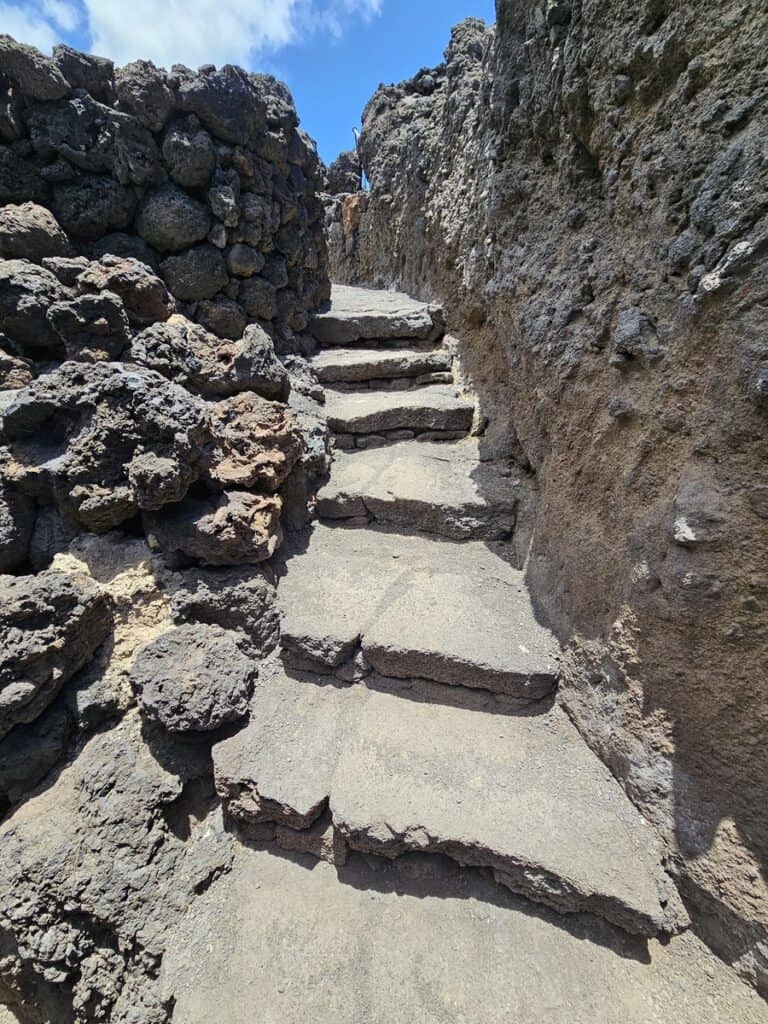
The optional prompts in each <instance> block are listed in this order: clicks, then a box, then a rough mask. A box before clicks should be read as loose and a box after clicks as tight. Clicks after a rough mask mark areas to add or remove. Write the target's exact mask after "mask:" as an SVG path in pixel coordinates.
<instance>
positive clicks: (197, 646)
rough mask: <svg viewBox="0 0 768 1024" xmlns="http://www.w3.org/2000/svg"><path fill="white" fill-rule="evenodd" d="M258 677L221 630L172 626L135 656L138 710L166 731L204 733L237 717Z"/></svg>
mask: <svg viewBox="0 0 768 1024" xmlns="http://www.w3.org/2000/svg"><path fill="white" fill-rule="evenodd" d="M257 674H258V670H257V668H256V666H255V665H254V664H253V662H251V661H250V660H249V659H248V658H247V657H246V656H245V655H244V654H243V653H242V652H241V651H240V649H239V647H238V645H237V641H236V639H235V638H234V637H233V634H232V632H231V631H230V630H227V629H224V628H222V627H221V626H215V625H206V626H200V625H196V626H192V625H188V626H178V627H176V629H173V630H171V631H170V632H168V633H164V634H163V635H162V636H159V637H157V639H155V640H153V641H152V642H151V643H149V644H148V645H147V646H146V647H144V648H142V650H141V651H139V653H138V655H137V656H136V660H135V661H134V663H133V668H132V669H131V682H132V684H133V687H134V690H135V691H136V693H137V695H138V698H139V703H140V706H141V710H142V712H143V713H144V714H145V715H146V716H147V718H149V719H151V720H152V721H154V722H158V723H159V724H160V725H162V726H163V728H165V729H168V730H169V731H170V732H210V731H211V730H214V729H218V728H219V727H220V726H222V725H224V724H225V723H227V722H231V721H236V720H237V719H238V718H242V717H243V716H244V715H245V714H246V712H247V711H248V700H249V698H250V696H251V693H252V691H253V685H254V682H255V679H256V676H257Z"/></svg>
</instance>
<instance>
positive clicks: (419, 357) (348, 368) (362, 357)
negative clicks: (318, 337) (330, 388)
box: [312, 348, 453, 384]
mask: <svg viewBox="0 0 768 1024" xmlns="http://www.w3.org/2000/svg"><path fill="white" fill-rule="evenodd" d="M452 363H453V355H452V353H451V352H450V351H449V350H448V349H446V348H436V349H426V350H425V351H419V350H418V349H413V348H405V349H389V350H388V349H375V348H373V349H371V348H365V349H326V350H325V351H324V352H320V353H319V354H318V355H316V356H315V358H314V359H313V360H312V367H313V369H314V371H315V373H316V374H317V378H318V380H319V381H320V383H321V384H337V383H340V382H342V381H343V382H349V383H361V382H363V381H369V380H381V379H386V378H403V377H421V376H423V375H424V374H431V373H445V372H448V371H450V369H451V365H452Z"/></svg>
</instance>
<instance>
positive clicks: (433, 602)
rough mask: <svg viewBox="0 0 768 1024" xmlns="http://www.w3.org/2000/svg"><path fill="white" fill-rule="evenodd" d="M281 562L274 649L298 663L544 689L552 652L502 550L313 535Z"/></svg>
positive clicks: (507, 690)
mask: <svg viewBox="0 0 768 1024" xmlns="http://www.w3.org/2000/svg"><path fill="white" fill-rule="evenodd" d="M292 544H293V545H298V544H301V545H302V546H304V544H305V542H304V541H303V539H302V540H297V539H295V538H294V540H293V541H292ZM283 551H284V555H283V558H284V559H286V560H285V561H284V563H283V568H282V572H283V578H282V579H281V582H280V587H279V591H278V601H279V605H280V608H281V611H282V642H283V646H284V648H285V649H286V650H287V652H289V654H291V655H293V656H294V657H295V658H296V659H302V661H303V663H306V664H310V665H312V666H314V667H315V668H317V669H318V670H321V671H326V672H340V671H341V672H347V671H348V670H349V667H350V665H351V664H353V663H354V661H355V658H356V657H359V656H360V655H361V656H362V659H363V668H365V666H370V667H371V668H373V669H374V670H375V671H377V672H380V673H381V674H382V675H385V676H392V677H395V678H398V679H409V678H413V677H421V678H425V679H432V680H435V681H436V682H439V683H445V684H447V685H452V686H464V687H473V688H480V689H485V690H490V691H492V692H495V693H504V694H508V695H512V696H514V697H518V698H521V699H524V700H536V699H538V698H540V697H542V696H544V695H546V694H547V693H549V692H550V691H551V690H552V689H553V688H554V686H555V685H556V681H557V673H558V658H559V647H558V644H557V642H556V640H555V639H554V637H553V636H552V635H551V633H549V631H548V630H546V629H545V628H544V627H543V626H541V625H539V623H538V622H537V621H536V618H535V615H534V612H533V608H532V606H531V602H530V598H529V596H528V592H527V590H526V588H525V583H524V580H523V574H522V573H521V572H519V571H518V570H517V569H514V568H512V566H511V565H509V564H508V562H507V561H505V558H504V557H503V555H504V554H505V549H504V548H503V547H502V546H499V550H498V551H496V550H490V548H489V546H488V545H487V544H485V543H481V542H479V541H467V542H465V543H461V544H459V543H454V542H451V541H447V540H438V539H432V538H429V537H426V536H404V535H401V534H396V533H391V532H388V531H386V530H382V529H344V528H342V527H336V528H333V527H328V526H323V525H318V526H316V527H315V529H314V530H313V531H312V533H311V536H310V537H309V541H308V544H307V545H306V550H302V552H301V555H300V556H298V557H293V558H291V557H290V552H291V544H290V543H287V544H286V545H285V547H284V549H283Z"/></svg>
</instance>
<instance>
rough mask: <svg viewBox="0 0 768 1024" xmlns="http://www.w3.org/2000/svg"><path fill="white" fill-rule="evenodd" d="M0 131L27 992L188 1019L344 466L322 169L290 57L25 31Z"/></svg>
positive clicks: (16, 967)
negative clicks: (191, 65) (312, 333)
mask: <svg viewBox="0 0 768 1024" xmlns="http://www.w3.org/2000/svg"><path fill="white" fill-rule="evenodd" d="M0 139H2V142H0V574H2V575H0V833H2V835H1V838H0V879H2V880H1V881H0V1003H3V1004H5V1003H9V1004H10V1005H12V1006H13V1007H14V1010H15V1012H17V1013H18V1017H19V1019H20V1020H23V1021H25V1022H30V1024H33V1022H34V1024H40V1022H42V1021H57V1022H61V1024H66V1022H78V1024H81V1022H82V1024H84V1022H85V1021H111V1022H113V1024H118V1022H123V1024H129V1022H132V1024H165V1022H167V1021H168V1020H169V1019H170V1017H171V1015H172V1011H173V1001H172V999H169V998H164V997H163V996H162V994H161V993H160V991H159V986H158V976H159V973H160V968H161V964H162V958H163V955H164V951H165V945H166V941H167V939H166V936H167V934H168V932H169V929H171V928H172V927H173V924H174V921H176V920H177V919H178V917H179V916H180V915H182V914H183V913H184V912H185V910H186V909H187V908H188V907H189V905H190V904H191V903H192V901H193V900H194V899H195V897H196V895H198V894H199V893H200V892H202V891H204V889H205V888H206V887H207V885H209V884H210V882H211V881H212V880H213V879H214V878H215V877H216V876H217V875H218V874H220V873H222V872H225V871H227V870H229V865H230V862H231V859H232V846H233V840H232V837H231V836H229V835H228V834H227V832H226V830H225V828H224V824H223V820H222V818H221V815H220V813H219V812H217V811H216V809H215V808H216V798H215V793H214V788H213V778H212V771H211V761H210V748H211V744H212V743H213V742H214V741H215V740H216V739H217V738H218V739H220V738H221V737H222V735H223V734H224V733H223V732H222V730H224V732H226V730H227V729H230V728H232V726H233V724H236V723H237V722H238V721H239V720H241V719H242V718H243V717H244V716H245V714H246V712H247V708H248V701H249V698H250V696H251V694H252V692H253V689H254V686H255V685H256V683H257V676H258V673H259V669H260V663H261V662H262V661H263V660H264V658H265V657H267V656H269V654H270V653H271V651H272V650H273V649H274V647H275V645H276V643H277V640H278V635H279V624H278V615H277V609H276V606H275V588H274V575H273V573H272V570H271V569H270V568H269V559H270V557H271V556H272V555H273V553H274V552H275V550H276V549H277V547H278V546H279V544H280V542H281V540H282V536H283V532H282V527H283V526H284V525H285V526H287V527H289V528H290V527H294V526H299V525H303V524H304V523H305V522H306V517H307V514H308V510H307V499H308V496H309V491H310V489H311V486H312V478H313V476H315V475H317V474H319V473H320V472H322V471H323V470H324V468H325V467H326V463H327V460H328V448H327V430H326V428H325V421H324V418H323V416H322V408H321V406H320V404H319V402H318V398H321V397H322V391H321V389H320V388H319V387H318V385H317V381H316V379H315V378H314V375H313V374H312V372H311V370H310V367H309V364H308V363H307V362H306V361H305V360H304V359H303V358H302V356H301V355H300V353H301V352H302V351H304V350H305V348H306V345H308V344H311V342H310V341H309V339H307V338H304V337H303V336H302V334H301V332H302V330H303V328H304V327H305V326H306V324H307V316H308V313H309V312H310V311H312V310H314V309H316V308H317V306H318V305H319V304H320V303H321V302H322V301H323V300H324V299H325V298H326V297H327V295H328V292H329V285H328V277H327V267H326V250H325V241H324V238H323V226H322V215H323V209H322V204H321V202H320V200H319V198H318V196H317V194H316V191H315V190H316V184H317V180H318V173H319V162H318V160H317V155H316V152H315V149H314V144H313V143H312V142H311V141H310V140H309V139H308V138H307V137H306V136H304V135H303V133H302V132H300V131H299V129H298V122H297V118H296V114H295V111H294V109H293V104H292V100H291V98H290V96H289V94H288V92H287V91H286V90H285V87H284V86H282V85H280V83H278V82H276V81H274V80H273V79H271V78H267V77H264V76H259V75H246V74H245V73H244V72H242V71H240V70H239V69H237V68H232V67H225V68H222V69H221V70H219V71H217V70H216V69H215V68H212V67H209V68H203V69H200V71H198V72H196V73H193V72H191V71H188V70H187V69H184V68H174V69H173V71H172V72H171V73H170V74H167V73H166V72H164V71H160V70H158V69H156V68H154V67H153V66H152V65H151V64H148V63H146V62H137V63H136V64H133V65H129V66H128V67H126V68H122V69H119V70H115V69H114V68H113V67H112V65H111V63H109V62H108V61H104V60H100V59H98V58H94V57H91V56H87V55H84V54H78V53H76V52H74V51H72V50H69V49H67V48H66V47H57V48H56V50H55V52H54V56H53V59H51V58H47V57H45V56H43V55H42V54H41V53H39V52H38V51H37V50H35V49H33V48H31V47H26V46H22V45H19V44H17V43H15V42H14V41H13V40H11V39H10V38H9V37H7V36H0ZM255 563H265V564H264V565H261V564H255ZM33 795H34V797H35V799H32V800H31V799H30V797H31V796H33ZM38 801H39V802H38Z"/></svg>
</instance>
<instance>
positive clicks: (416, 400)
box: [325, 384, 474, 435]
mask: <svg viewBox="0 0 768 1024" xmlns="http://www.w3.org/2000/svg"><path fill="white" fill-rule="evenodd" d="M325 395H326V404H325V413H326V416H327V419H328V426H329V428H330V429H331V430H332V431H333V432H334V433H337V434H379V435H380V434H383V433H386V432H388V431H392V430H413V431H417V432H418V431H425V430H429V431H434V430H442V431H457V432H460V433H464V434H466V433H468V432H469V430H470V429H471V427H472V419H473V417H474V405H473V403H472V402H471V401H470V400H469V399H467V398H461V397H460V396H459V395H458V394H457V392H456V388H455V387H453V386H452V385H450V384H432V385H429V386H427V387H423V388H417V389H415V390H412V391H361V392H347V391H333V390H331V389H330V388H329V389H328V390H327V391H326V393H325Z"/></svg>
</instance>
